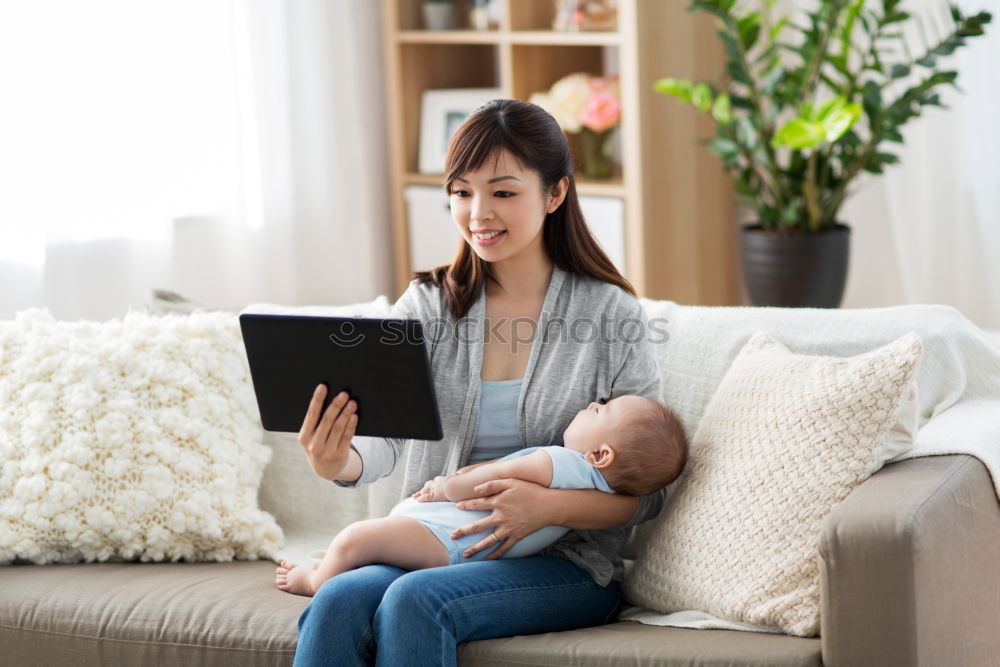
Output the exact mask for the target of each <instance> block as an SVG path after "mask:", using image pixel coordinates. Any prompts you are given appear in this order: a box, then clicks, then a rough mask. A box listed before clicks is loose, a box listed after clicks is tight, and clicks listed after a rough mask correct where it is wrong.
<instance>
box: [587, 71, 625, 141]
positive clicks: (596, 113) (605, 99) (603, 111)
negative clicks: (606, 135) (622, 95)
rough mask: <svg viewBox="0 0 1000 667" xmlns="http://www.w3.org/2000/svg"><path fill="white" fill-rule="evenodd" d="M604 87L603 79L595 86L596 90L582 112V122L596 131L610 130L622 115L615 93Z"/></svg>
mask: <svg viewBox="0 0 1000 667" xmlns="http://www.w3.org/2000/svg"><path fill="white" fill-rule="evenodd" d="M597 81H600V79H597ZM604 88H605V85H604V82H603V81H601V84H600V85H598V86H594V92H593V94H591V96H590V99H589V100H587V104H586V105H585V106H584V107H583V112H582V113H581V114H580V122H581V123H583V125H584V126H585V127H587V128H589V129H591V130H593V131H594V132H604V131H606V130H610V129H611V128H612V127H614V126H615V125H616V124H617V123H618V119H619V117H620V116H621V105H620V104H618V100H617V99H616V98H615V96H614V95H611V94H609V93H608V92H605V90H604Z"/></svg>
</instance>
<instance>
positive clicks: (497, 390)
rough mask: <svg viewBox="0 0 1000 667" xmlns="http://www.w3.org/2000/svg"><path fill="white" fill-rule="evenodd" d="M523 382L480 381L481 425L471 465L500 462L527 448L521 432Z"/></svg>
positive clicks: (470, 460) (470, 458) (471, 457)
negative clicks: (519, 413) (519, 416)
mask: <svg viewBox="0 0 1000 667" xmlns="http://www.w3.org/2000/svg"><path fill="white" fill-rule="evenodd" d="M521 380H522V378H517V379H515V380H480V382H479V386H480V389H479V391H480V397H479V426H478V428H477V429H476V440H475V442H474V443H473V445H472V452H470V453H469V462H468V464H467V465H473V464H475V463H482V462H483V461H491V460H493V459H498V458H500V457H502V456H507V455H508V454H511V453H513V452H516V451H517V450H519V449H521V448H522V447H523V446H524V443H522V442H521V436H520V435H518V433H517V399H518V396H520V395H521Z"/></svg>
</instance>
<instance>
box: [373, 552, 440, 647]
mask: <svg viewBox="0 0 1000 667" xmlns="http://www.w3.org/2000/svg"><path fill="white" fill-rule="evenodd" d="M434 569H436V568H432V569H428V570H416V571H414V572H409V573H407V574H404V575H403V576H402V577H400V578H399V579H396V580H395V581H394V582H392V583H391V584H390V585H389V588H387V589H386V591H385V595H383V596H382V602H381V603H380V604H379V606H378V610H377V611H376V612H375V631H376V634H378V628H379V626H380V625H384V626H385V627H388V628H392V627H393V625H395V624H396V623H399V622H406V623H408V624H409V623H414V622H420V621H421V620H422V621H428V620H429V621H437V620H439V618H440V617H441V616H442V614H443V613H444V612H445V611H446V608H447V604H446V600H444V598H443V597H442V596H441V594H440V591H441V588H440V587H439V586H435V585H434V582H433V580H434V578H435V576H434V575H435V574H437V573H436V572H434Z"/></svg>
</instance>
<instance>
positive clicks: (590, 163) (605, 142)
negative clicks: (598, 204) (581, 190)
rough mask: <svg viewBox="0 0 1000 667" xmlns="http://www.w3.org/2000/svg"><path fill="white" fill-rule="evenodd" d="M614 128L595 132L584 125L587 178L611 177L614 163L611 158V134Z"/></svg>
mask: <svg viewBox="0 0 1000 667" xmlns="http://www.w3.org/2000/svg"><path fill="white" fill-rule="evenodd" d="M613 132H614V129H613V128H612V129H610V130H605V131H604V132H594V131H593V130H591V129H589V128H587V127H584V128H583V129H582V134H583V137H582V140H583V175H584V176H586V177H587V178H593V179H604V178H611V171H612V168H613V163H612V159H611V152H612V144H611V135H612V133H613Z"/></svg>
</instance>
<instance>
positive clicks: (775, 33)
mask: <svg viewBox="0 0 1000 667" xmlns="http://www.w3.org/2000/svg"><path fill="white" fill-rule="evenodd" d="M787 25H788V17H787V16H782V17H781V18H780V19H778V20H777V21H775V22H774V25H772V26H771V32H770V34H769V35H768V36H769V37H770V38H771V41H772V42H777V41H778V37H779V36H780V35H781V31H782V30H784V29H785V26H787Z"/></svg>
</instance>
